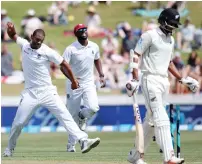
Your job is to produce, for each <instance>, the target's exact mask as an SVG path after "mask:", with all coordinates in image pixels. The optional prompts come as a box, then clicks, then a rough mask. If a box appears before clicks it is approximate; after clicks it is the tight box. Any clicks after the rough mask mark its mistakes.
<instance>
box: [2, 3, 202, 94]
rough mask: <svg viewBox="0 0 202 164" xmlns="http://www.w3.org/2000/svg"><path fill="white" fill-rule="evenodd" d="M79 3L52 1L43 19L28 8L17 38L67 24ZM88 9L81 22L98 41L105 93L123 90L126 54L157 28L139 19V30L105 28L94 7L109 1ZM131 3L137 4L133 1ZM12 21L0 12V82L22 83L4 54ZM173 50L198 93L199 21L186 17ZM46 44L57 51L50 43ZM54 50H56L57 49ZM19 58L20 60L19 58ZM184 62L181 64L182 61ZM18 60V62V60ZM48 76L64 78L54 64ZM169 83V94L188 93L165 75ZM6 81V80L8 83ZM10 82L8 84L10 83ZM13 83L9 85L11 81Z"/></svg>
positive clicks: (201, 73) (201, 65) (201, 74)
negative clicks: (99, 39)
mask: <svg viewBox="0 0 202 164" xmlns="http://www.w3.org/2000/svg"><path fill="white" fill-rule="evenodd" d="M80 3H81V2H80V1H56V2H53V3H52V4H51V5H50V6H49V8H48V10H47V15H46V16H39V15H37V13H36V12H35V10H34V9H28V10H27V12H26V14H25V16H24V17H23V18H22V20H21V24H20V25H21V29H20V35H21V36H22V37H24V38H26V39H28V40H29V39H30V36H31V34H32V33H33V31H34V30H35V29H38V28H42V29H43V28H44V23H46V22H48V24H49V25H50V26H67V25H68V24H69V21H72V20H73V19H74V17H73V16H72V15H69V13H68V8H69V7H79V5H80ZM88 3H89V6H88V8H87V9H86V16H85V19H84V20H83V22H81V23H85V24H86V25H87V26H88V35H89V37H90V39H91V40H93V37H96V38H98V37H99V38H101V43H100V44H99V45H100V51H101V52H102V53H101V56H102V63H103V70H104V74H105V78H106V80H107V87H106V88H105V89H104V90H105V91H111V90H112V89H118V90H121V91H122V92H125V91H124V88H125V82H126V81H127V80H128V79H130V78H131V74H130V72H129V70H128V63H129V51H130V49H133V48H134V47H135V45H136V43H137V41H138V39H139V37H140V36H141V34H142V33H143V32H145V31H147V30H150V29H153V28H156V27H158V23H157V20H156V19H153V18H152V19H150V20H149V21H146V20H144V19H143V22H142V28H137V27H132V26H131V25H130V24H129V23H128V22H127V21H126V20H123V21H121V22H117V24H116V26H115V27H111V29H107V28H105V27H103V26H102V16H101V15H100V14H99V13H98V12H97V10H96V7H97V5H99V4H100V3H105V4H106V5H107V6H110V5H113V2H111V1H106V2H105V1H102V2H99V1H96V2H88ZM133 3H137V2H136V1H134V2H133ZM139 3H140V8H145V9H146V10H151V9H150V5H151V3H156V4H157V7H158V8H161V7H162V6H161V4H160V3H159V2H139ZM163 7H173V8H176V9H177V10H179V11H182V10H183V9H184V8H186V2H181V1H177V2H175V1H172V2H168V4H167V6H163ZM9 21H12V18H10V17H9V12H8V11H7V10H5V9H2V10H1V40H2V41H3V43H2V49H1V50H2V51H1V76H2V78H1V79H2V80H1V81H2V83H8V84H12V83H22V82H23V80H24V79H23V76H22V70H18V71H16V70H15V69H14V65H13V54H12V53H11V52H9V51H8V48H7V44H9V42H11V41H10V39H9V37H8V35H7V33H6V23H7V22H9ZM56 28H57V27H56ZM174 36H175V51H174V54H173V62H174V64H175V65H176V67H177V69H178V70H179V71H180V73H181V74H182V75H183V76H191V77H194V78H195V79H197V80H198V81H199V82H200V85H201V89H200V91H199V92H202V58H201V57H200V56H199V55H198V54H197V52H199V51H201V50H202V22H201V26H200V27H195V25H194V24H193V23H192V20H191V18H190V17H186V19H185V21H184V22H183V24H182V25H181V26H180V28H179V29H178V30H177V31H176V32H175V34H174ZM48 45H49V46H50V47H51V48H53V49H55V50H57V48H56V47H55V44H54V43H53V42H50V43H48ZM57 51H58V50H57ZM19 58H20V57H19ZM184 58H185V59H187V61H185V62H184V60H183V59H184ZM19 60H20V59H19ZM51 75H52V77H53V78H57V79H62V78H64V76H63V75H62V73H61V72H60V70H59V68H58V67H57V66H56V65H55V64H53V63H52V64H51ZM95 75H96V76H95V77H96V79H95V83H96V84H98V76H97V73H96V71H95ZM169 78H170V81H171V92H172V93H176V94H185V93H189V91H188V90H187V88H185V87H183V85H181V84H180V83H178V82H177V81H176V79H175V78H174V77H173V76H172V75H169ZM8 79H9V80H8ZM10 81H11V82H10ZM12 81H13V82H12Z"/></svg>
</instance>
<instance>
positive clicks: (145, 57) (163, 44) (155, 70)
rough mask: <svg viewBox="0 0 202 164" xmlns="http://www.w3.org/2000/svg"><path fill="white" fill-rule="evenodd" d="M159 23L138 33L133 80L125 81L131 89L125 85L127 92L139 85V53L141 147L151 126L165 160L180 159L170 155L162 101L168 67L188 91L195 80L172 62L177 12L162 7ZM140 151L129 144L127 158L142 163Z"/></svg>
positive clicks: (170, 163) (173, 162) (176, 163)
mask: <svg viewBox="0 0 202 164" xmlns="http://www.w3.org/2000/svg"><path fill="white" fill-rule="evenodd" d="M158 22H159V24H160V26H159V27H158V28H156V29H153V30H149V31H147V32H145V33H143V34H142V36H141V38H140V39H139V41H138V43H137V45H136V47H135V49H134V51H132V52H134V54H133V61H134V62H133V64H131V65H130V67H131V68H132V69H133V71H132V74H133V80H131V81H129V82H128V83H127V84H130V85H129V86H132V89H131V90H129V89H130V88H129V89H128V88H127V90H128V91H127V93H128V95H129V96H132V95H133V93H136V92H137V89H138V87H139V79H138V60H139V57H141V65H140V69H141V72H142V73H143V75H142V78H141V86H142V91H143V95H144V98H145V103H146V108H147V113H146V117H145V120H144V123H143V130H144V144H145V145H144V151H145V152H146V150H147V148H148V146H149V144H150V141H151V138H152V136H153V128H152V125H154V132H155V136H156V140H157V143H158V145H159V146H160V148H161V149H162V150H163V154H164V163H165V164H179V163H183V162H184V159H182V158H177V157H175V155H174V149H173V145H172V140H171V134H170V122H169V118H168V115H167V113H166V110H165V106H164V104H163V102H164V99H165V96H166V95H167V94H168V93H169V85H170V84H169V80H168V70H169V71H170V72H171V73H172V74H173V75H174V76H175V77H176V78H177V79H178V80H179V82H180V83H182V84H184V85H186V86H187V87H188V88H189V89H190V90H191V91H192V92H196V91H197V89H198V88H199V83H198V82H197V81H196V80H195V79H193V78H191V77H185V78H182V77H181V75H180V73H179V72H178V71H177V69H176V68H175V66H174V64H173V62H172V55H173V49H174V39H173V36H172V33H173V31H174V30H175V29H176V28H178V25H180V15H179V13H178V12H177V11H176V10H175V9H172V8H167V9H165V10H163V11H162V12H161V14H160V16H159V18H158ZM143 156H144V153H140V152H139V151H138V150H137V149H136V148H133V149H132V150H131V151H130V153H129V154H128V161H129V162H131V163H133V164H145V162H144V161H143Z"/></svg>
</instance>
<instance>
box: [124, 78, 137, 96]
mask: <svg viewBox="0 0 202 164" xmlns="http://www.w3.org/2000/svg"><path fill="white" fill-rule="evenodd" d="M138 90H139V81H138V80H135V79H133V80H130V81H128V82H127V83H126V91H127V95H128V96H129V97H131V96H132V95H133V94H134V93H137V92H138Z"/></svg>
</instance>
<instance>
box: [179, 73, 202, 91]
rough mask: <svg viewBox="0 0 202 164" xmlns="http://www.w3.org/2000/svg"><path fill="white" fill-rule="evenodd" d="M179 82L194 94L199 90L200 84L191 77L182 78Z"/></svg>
mask: <svg viewBox="0 0 202 164" xmlns="http://www.w3.org/2000/svg"><path fill="white" fill-rule="evenodd" d="M179 82H180V83H182V84H184V85H186V86H187V87H188V88H189V89H190V90H191V91H192V92H193V93H195V92H196V91H197V90H198V89H199V82H198V81H197V80H195V79H193V78H191V77H189V76H188V77H186V78H182V79H181V80H180V81H179Z"/></svg>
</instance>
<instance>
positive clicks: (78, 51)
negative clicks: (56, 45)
mask: <svg viewBox="0 0 202 164" xmlns="http://www.w3.org/2000/svg"><path fill="white" fill-rule="evenodd" d="M63 58H64V60H65V61H66V62H67V63H69V65H70V66H71V69H72V72H73V74H74V75H75V77H76V78H77V79H78V81H79V83H80V84H85V83H91V82H92V83H94V61H95V60H97V59H99V58H100V52H99V47H98V45H97V44H96V43H94V42H91V41H89V40H88V45H87V46H82V45H81V44H80V43H79V42H78V41H75V42H74V43H72V44H71V45H69V46H68V47H67V48H66V49H65V51H64V53H63ZM69 82H70V81H69V80H68V79H67V83H69Z"/></svg>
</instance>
